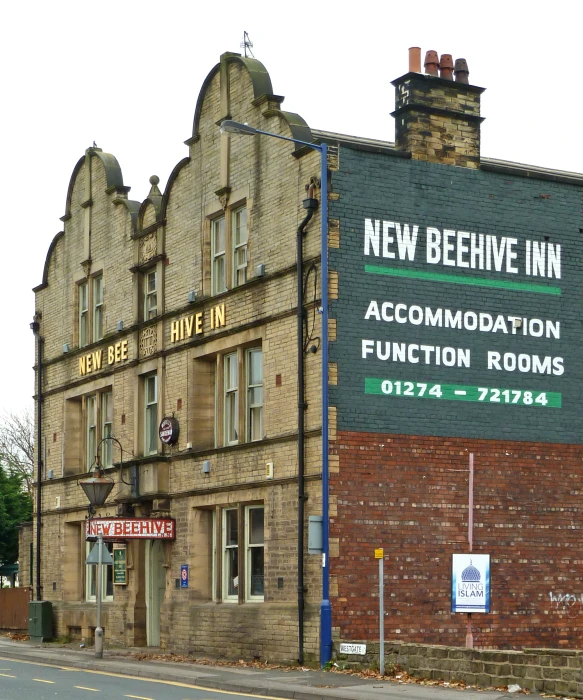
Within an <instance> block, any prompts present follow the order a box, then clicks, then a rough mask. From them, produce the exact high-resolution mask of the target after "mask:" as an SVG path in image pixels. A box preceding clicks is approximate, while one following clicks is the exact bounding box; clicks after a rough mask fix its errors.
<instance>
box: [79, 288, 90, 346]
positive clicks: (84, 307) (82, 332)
mask: <svg viewBox="0 0 583 700" xmlns="http://www.w3.org/2000/svg"><path fill="white" fill-rule="evenodd" d="M88 286H89V285H88V284H87V282H81V284H80V285H79V288H78V290H77V291H78V296H79V347H83V346H84V345H87V344H88V343H89V289H88Z"/></svg>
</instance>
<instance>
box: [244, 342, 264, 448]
mask: <svg viewBox="0 0 583 700" xmlns="http://www.w3.org/2000/svg"><path fill="white" fill-rule="evenodd" d="M246 360H247V361H246V363H245V364H246V367H247V406H246V409H247V428H246V429H247V441H248V442H252V441H253V440H261V439H262V437H263V354H262V352H261V348H251V349H250V350H247V358H246Z"/></svg>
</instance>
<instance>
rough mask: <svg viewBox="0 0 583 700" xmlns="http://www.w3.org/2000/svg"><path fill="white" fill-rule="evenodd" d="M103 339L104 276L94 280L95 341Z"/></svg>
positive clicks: (98, 276)
mask: <svg viewBox="0 0 583 700" xmlns="http://www.w3.org/2000/svg"><path fill="white" fill-rule="evenodd" d="M102 338H103V275H97V277H94V278H93V340H94V341H97V340H101V339H102Z"/></svg>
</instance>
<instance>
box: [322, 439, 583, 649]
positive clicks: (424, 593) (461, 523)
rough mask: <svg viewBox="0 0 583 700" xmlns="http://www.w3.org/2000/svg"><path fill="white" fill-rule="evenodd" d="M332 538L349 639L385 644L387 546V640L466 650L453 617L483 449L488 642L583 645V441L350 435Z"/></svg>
mask: <svg viewBox="0 0 583 700" xmlns="http://www.w3.org/2000/svg"><path fill="white" fill-rule="evenodd" d="M332 447H333V452H336V453H337V454H338V455H339V460H340V471H339V473H337V474H336V473H333V474H331V479H330V493H331V496H332V498H334V497H336V498H337V502H338V516H337V517H333V518H331V525H330V536H331V537H332V538H339V545H340V550H339V551H340V556H339V557H338V558H336V557H333V558H332V559H331V573H332V575H333V576H336V577H337V580H338V598H337V599H336V598H333V600H332V611H333V625H334V626H335V627H339V628H340V634H339V636H340V638H341V639H343V640H349V639H353V640H370V641H376V640H378V597H377V596H378V561H376V560H375V559H374V549H375V548H376V547H384V550H385V564H384V566H385V612H386V615H385V639H388V640H395V641H397V640H400V641H402V642H424V643H429V644H446V645H452V646H463V645H464V644H465V634H466V615H463V614H455V615H454V614H452V613H451V612H450V605H451V555H452V554H453V553H454V552H466V551H468V542H467V537H468V517H467V516H468V469H469V466H468V465H469V453H470V452H473V453H474V464H475V473H474V549H473V551H474V552H476V553H489V554H490V555H491V557H492V560H491V581H492V586H491V610H492V612H491V613H490V614H488V615H483V614H482V615H478V614H474V615H473V630H474V638H475V644H476V646H480V647H491V648H500V649H512V648H515V649H519V648H522V647H533V646H537V647H555V648H557V647H567V648H575V647H580V646H581V645H582V642H583V639H582V636H583V635H582V632H583V553H582V551H581V548H582V546H583V543H582V542H581V529H582V525H583V501H582V498H581V490H582V477H583V462H582V456H583V446H581V445H560V444H538V443H527V442H502V441H490V440H468V439H456V438H447V439H445V438H439V437H414V436H413V437H412V436H403V435H384V434H378V433H355V432H341V431H338V434H337V440H336V442H334V443H332Z"/></svg>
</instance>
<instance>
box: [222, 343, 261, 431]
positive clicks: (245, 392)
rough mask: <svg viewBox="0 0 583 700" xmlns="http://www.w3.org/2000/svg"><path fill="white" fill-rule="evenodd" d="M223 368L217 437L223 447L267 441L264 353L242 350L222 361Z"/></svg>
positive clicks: (256, 350)
mask: <svg viewBox="0 0 583 700" xmlns="http://www.w3.org/2000/svg"><path fill="white" fill-rule="evenodd" d="M218 366H219V368H220V367H221V366H222V402H220V403H218V404H217V415H216V425H217V427H218V428H219V429H218V430H217V431H216V438H217V440H220V434H221V431H220V426H221V425H222V435H223V445H236V444H237V443H239V442H243V441H246V442H252V441H254V440H262V439H263V353H262V350H261V348H260V347H259V348H257V347H255V348H247V349H243V348H238V349H237V350H236V351H234V352H229V353H227V354H225V355H222V356H219V358H218ZM221 411H222V414H221Z"/></svg>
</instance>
